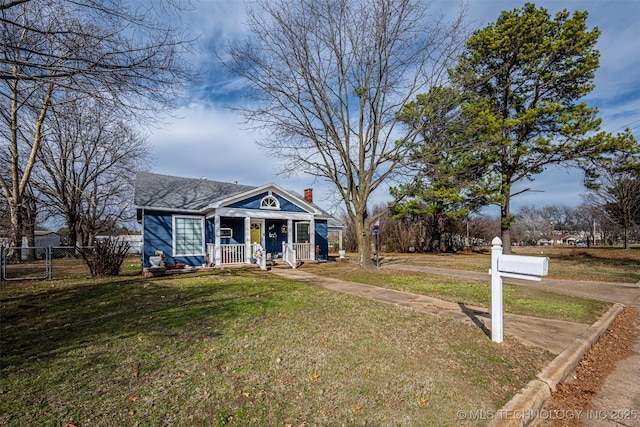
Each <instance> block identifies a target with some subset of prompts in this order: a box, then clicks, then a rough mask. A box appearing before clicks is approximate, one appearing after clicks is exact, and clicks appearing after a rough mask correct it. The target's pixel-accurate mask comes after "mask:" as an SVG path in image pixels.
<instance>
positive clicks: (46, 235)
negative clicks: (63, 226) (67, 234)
mask: <svg viewBox="0 0 640 427" xmlns="http://www.w3.org/2000/svg"><path fill="white" fill-rule="evenodd" d="M49 246H51V247H58V246H60V235H59V234H58V233H55V232H53V231H39V230H36V231H35V236H34V247H35V256H36V258H42V257H44V253H45V250H46V248H48V247H49ZM22 247H23V248H27V247H28V242H27V237H26V236H22ZM28 251H29V250H28V249H22V259H23V260H25V259H27V257H28Z"/></svg>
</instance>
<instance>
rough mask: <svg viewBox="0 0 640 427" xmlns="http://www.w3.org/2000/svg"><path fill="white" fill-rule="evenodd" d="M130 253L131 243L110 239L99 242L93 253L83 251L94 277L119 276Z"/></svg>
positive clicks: (96, 243)
mask: <svg viewBox="0 0 640 427" xmlns="http://www.w3.org/2000/svg"><path fill="white" fill-rule="evenodd" d="M128 252H129V243H127V242H125V241H124V240H121V239H114V238H111V237H108V238H106V239H103V240H97V241H96V242H95V245H94V246H93V250H92V251H86V250H83V251H81V253H82V258H84V260H85V262H86V263H87V266H88V267H89V270H90V271H91V275H92V276H117V275H118V274H119V273H120V266H122V263H123V262H124V259H125V257H126V256H127V253H128Z"/></svg>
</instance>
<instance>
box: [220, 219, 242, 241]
mask: <svg viewBox="0 0 640 427" xmlns="http://www.w3.org/2000/svg"><path fill="white" fill-rule="evenodd" d="M220 228H230V229H231V230H232V231H233V237H232V238H231V239H220V243H222V244H223V245H229V244H231V245H233V244H242V243H244V218H226V217H221V218H220Z"/></svg>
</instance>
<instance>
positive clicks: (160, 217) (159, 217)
mask: <svg viewBox="0 0 640 427" xmlns="http://www.w3.org/2000/svg"><path fill="white" fill-rule="evenodd" d="M171 218H172V217H171V214H170V213H167V212H152V211H145V212H144V232H143V236H144V239H143V245H144V256H143V259H142V265H143V267H149V257H150V256H155V252H156V251H162V252H164V254H165V255H167V256H169V255H172V251H173V240H172V238H171V228H172V220H171Z"/></svg>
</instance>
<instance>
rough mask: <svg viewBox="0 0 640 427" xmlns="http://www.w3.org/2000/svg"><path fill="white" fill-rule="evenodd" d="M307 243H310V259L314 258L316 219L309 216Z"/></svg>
mask: <svg viewBox="0 0 640 427" xmlns="http://www.w3.org/2000/svg"><path fill="white" fill-rule="evenodd" d="M309 243H310V244H311V260H312V261H313V260H315V259H316V220H315V218H313V217H311V220H310V221H309Z"/></svg>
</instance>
